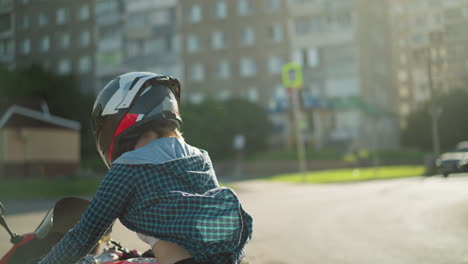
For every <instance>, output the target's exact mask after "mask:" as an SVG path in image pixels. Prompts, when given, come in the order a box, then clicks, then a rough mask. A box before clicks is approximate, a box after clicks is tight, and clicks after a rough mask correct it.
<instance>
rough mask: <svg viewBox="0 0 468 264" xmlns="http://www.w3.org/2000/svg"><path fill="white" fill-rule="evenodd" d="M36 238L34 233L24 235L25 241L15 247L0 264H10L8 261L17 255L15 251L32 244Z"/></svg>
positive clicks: (0, 260)
mask: <svg viewBox="0 0 468 264" xmlns="http://www.w3.org/2000/svg"><path fill="white" fill-rule="evenodd" d="M35 238H36V234H34V233H28V234H24V235H23V240H21V242H19V243H18V244H16V245H14V246H13V247H12V248H11V249H10V250H9V251H8V253H7V254H6V255H5V256H3V258H2V259H0V264H8V261H9V260H10V258H11V256H12V255H13V253H15V251H16V250H17V249H18V248H20V247H21V246H23V245H25V244H27V243H29V242H31V241H32V240H33V239H35Z"/></svg>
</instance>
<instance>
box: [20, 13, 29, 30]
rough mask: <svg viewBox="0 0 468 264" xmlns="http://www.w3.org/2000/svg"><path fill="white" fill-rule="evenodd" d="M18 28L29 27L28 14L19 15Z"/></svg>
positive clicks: (24, 28) (25, 28)
mask: <svg viewBox="0 0 468 264" xmlns="http://www.w3.org/2000/svg"><path fill="white" fill-rule="evenodd" d="M20 28H21V29H22V30H27V29H29V17H28V16H23V17H21V22H20Z"/></svg>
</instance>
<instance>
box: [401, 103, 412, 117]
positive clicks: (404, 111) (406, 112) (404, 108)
mask: <svg viewBox="0 0 468 264" xmlns="http://www.w3.org/2000/svg"><path fill="white" fill-rule="evenodd" d="M410 112H411V110H410V106H409V105H408V104H401V106H400V113H401V115H403V116H407V115H409V113H410Z"/></svg>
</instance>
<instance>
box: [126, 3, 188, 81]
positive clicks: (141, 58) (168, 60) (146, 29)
mask: <svg viewBox="0 0 468 264" xmlns="http://www.w3.org/2000/svg"><path fill="white" fill-rule="evenodd" d="M176 4H177V1H176V0H165V1H154V0H127V1H126V2H125V10H126V18H127V19H126V22H125V26H124V29H125V33H124V35H125V49H126V50H125V57H124V58H125V59H124V64H125V66H126V67H128V68H129V69H132V70H133V71H149V72H156V73H160V74H167V75H173V76H174V77H176V78H181V75H182V74H181V69H180V56H179V54H180V53H179V51H180V47H179V46H180V45H179V37H178V33H177V25H176V22H177V21H176Z"/></svg>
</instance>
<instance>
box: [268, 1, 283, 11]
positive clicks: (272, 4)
mask: <svg viewBox="0 0 468 264" xmlns="http://www.w3.org/2000/svg"><path fill="white" fill-rule="evenodd" d="M280 8H281V0H267V10H268V11H275V10H278V9H280Z"/></svg>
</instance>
